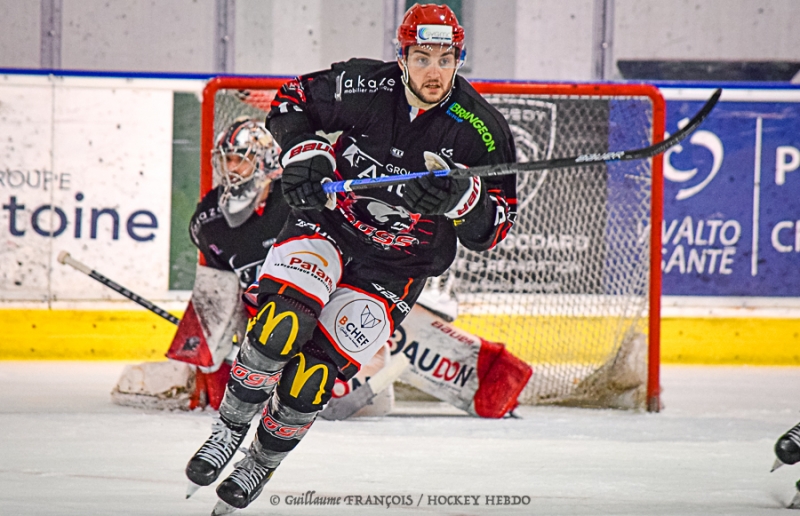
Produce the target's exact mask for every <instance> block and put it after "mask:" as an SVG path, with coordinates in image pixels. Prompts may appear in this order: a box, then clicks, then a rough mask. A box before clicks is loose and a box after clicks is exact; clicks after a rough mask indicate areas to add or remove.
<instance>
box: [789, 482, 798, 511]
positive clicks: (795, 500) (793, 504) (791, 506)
mask: <svg viewBox="0 0 800 516" xmlns="http://www.w3.org/2000/svg"><path fill="white" fill-rule="evenodd" d="M794 487H795V489H796V491H795V493H794V498H792V501H791V503H790V504H789V509H800V480H798V481H797V483H796V484H795V486H794Z"/></svg>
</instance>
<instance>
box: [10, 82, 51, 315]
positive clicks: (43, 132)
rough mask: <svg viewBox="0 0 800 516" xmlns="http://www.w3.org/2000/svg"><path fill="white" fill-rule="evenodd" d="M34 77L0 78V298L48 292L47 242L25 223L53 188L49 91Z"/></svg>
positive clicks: (39, 296)
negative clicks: (21, 80) (27, 81)
mask: <svg viewBox="0 0 800 516" xmlns="http://www.w3.org/2000/svg"><path fill="white" fill-rule="evenodd" d="M40 82H42V84H43V87H38V88H31V87H30V86H28V85H23V84H9V80H8V76H3V78H2V79H0V201H2V202H1V203H0V205H2V206H3V209H2V211H0V299H9V298H11V299H29V300H44V299H47V294H48V280H49V272H48V266H49V257H48V255H49V253H48V252H47V251H48V247H49V242H48V239H47V238H45V237H41V236H39V235H36V234H35V233H34V231H33V229H32V228H31V223H30V220H31V213H32V212H33V211H34V210H35V209H36V207H38V206H41V205H43V204H52V198H53V189H54V188H59V185H58V179H56V182H55V183H54V182H53V164H52V160H51V153H50V146H51V142H52V120H53V118H52V112H53V91H52V88H51V87H47V84H46V83H44V82H43V81H40ZM59 179H60V178H59ZM12 212H13V214H12ZM44 219H45V217H43V220H44Z"/></svg>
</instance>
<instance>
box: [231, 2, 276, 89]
mask: <svg viewBox="0 0 800 516" xmlns="http://www.w3.org/2000/svg"><path fill="white" fill-rule="evenodd" d="M272 4H273V2H272V1H271V0H236V43H235V52H236V58H235V59H234V62H235V66H236V73H244V74H277V73H281V71H280V70H273V69H272V53H273V48H275V47H276V46H280V42H279V41H275V34H274V33H273V30H272V26H273V18H272V15H273V7H272Z"/></svg>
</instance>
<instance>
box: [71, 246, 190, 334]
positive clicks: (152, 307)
mask: <svg viewBox="0 0 800 516" xmlns="http://www.w3.org/2000/svg"><path fill="white" fill-rule="evenodd" d="M58 261H59V263H63V264H65V265H69V266H70V267H72V268H73V269H75V270H78V271H80V272H82V273H84V274H86V275H87V276H89V277H90V278H92V279H95V280H97V281H99V282H100V283H102V284H103V285H105V286H107V287H108V288H110V289H111V290H113V291H115V292H117V293H119V294H122V295H123V296H125V297H127V298H128V299H130V300H131V301H133V302H135V303H137V304H139V305H141V306H143V307H145V308H147V309H148V310H150V311H151V312H153V313H154V314H157V315H160V316H161V317H163V318H164V319H166V320H168V321H169V322H171V323H172V324H175V325H177V324H178V323H179V322H180V321H181V320H180V319H178V318H177V317H175V316H174V315H172V314H171V313H169V312H167V311H166V310H164V309H163V308H159V307H158V306H156V305H154V304H153V303H151V302H150V301H148V300H147V299H145V298H143V297H141V296H138V295H136V294H134V293H133V292H131V291H130V290H128V289H127V288H125V287H123V286H122V285H120V284H118V283H115V282H113V281H111V280H110V279H108V278H106V277H105V276H103V275H102V274H100V273H99V272H97V271H95V270H93V269H91V268H89V266H87V265H85V264H83V263H81V262H79V261H78V260H76V259H75V258H73V257H72V256H70V254H69V253H68V252H66V251H61V252H60V253H58Z"/></svg>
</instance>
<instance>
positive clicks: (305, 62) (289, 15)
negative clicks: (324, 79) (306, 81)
mask: <svg viewBox="0 0 800 516" xmlns="http://www.w3.org/2000/svg"><path fill="white" fill-rule="evenodd" d="M322 3H323V2H322V0H299V1H295V2H282V1H276V2H273V4H272V19H273V20H274V22H273V24H272V27H273V32H272V34H273V41H274V45H273V48H272V66H271V70H270V73H275V74H281V75H297V74H300V73H304V72H309V71H313V70H318V69H320V68H322V67H323V66H325V65H323V62H322V44H323V41H322V23H323V21H322ZM328 64H330V63H328Z"/></svg>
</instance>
